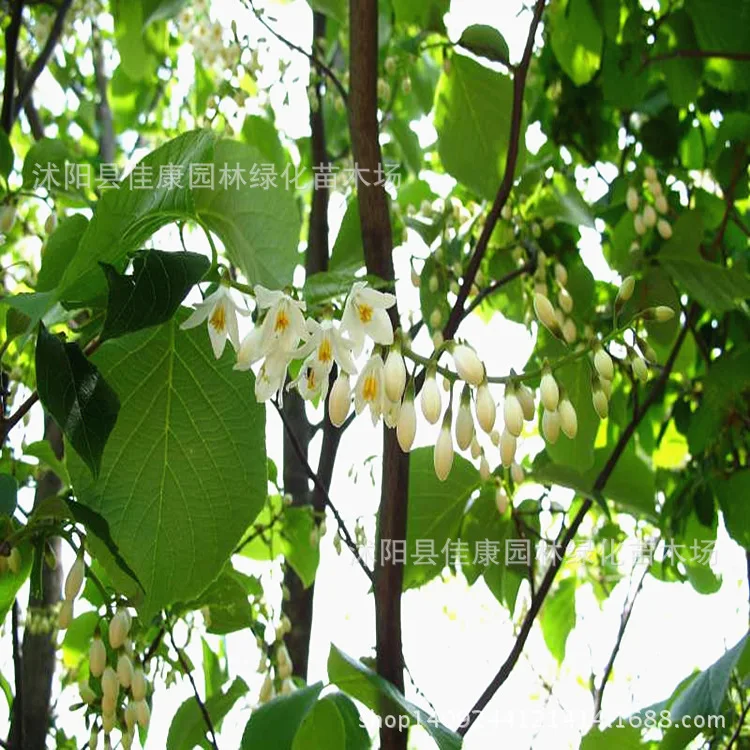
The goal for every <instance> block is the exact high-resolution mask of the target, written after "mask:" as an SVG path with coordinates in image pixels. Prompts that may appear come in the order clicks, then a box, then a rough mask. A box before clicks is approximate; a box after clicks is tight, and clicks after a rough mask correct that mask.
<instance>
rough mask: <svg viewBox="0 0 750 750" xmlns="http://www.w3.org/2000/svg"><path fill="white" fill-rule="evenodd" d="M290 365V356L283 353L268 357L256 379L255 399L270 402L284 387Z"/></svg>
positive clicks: (275, 353)
mask: <svg viewBox="0 0 750 750" xmlns="http://www.w3.org/2000/svg"><path fill="white" fill-rule="evenodd" d="M288 364H289V359H288V354H287V353H286V352H283V351H281V352H273V353H272V354H269V355H268V356H267V357H266V359H265V361H264V362H263V364H262V365H261V368H260V370H259V371H258V376H257V377H256V378H255V398H256V399H257V400H258V401H268V399H269V398H272V397H273V396H274V395H275V394H277V393H278V392H279V391H280V390H281V389H282V388H283V387H284V380H286V368H287V365H288ZM235 366H236V365H235Z"/></svg>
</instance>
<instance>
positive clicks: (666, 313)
mask: <svg viewBox="0 0 750 750" xmlns="http://www.w3.org/2000/svg"><path fill="white" fill-rule="evenodd" d="M654 316H655V317H656V320H657V321H658V322H659V323H666V322H667V321H668V320H672V318H674V310H673V309H672V308H671V307H668V306H667V305H659V306H658V307H655V308H654Z"/></svg>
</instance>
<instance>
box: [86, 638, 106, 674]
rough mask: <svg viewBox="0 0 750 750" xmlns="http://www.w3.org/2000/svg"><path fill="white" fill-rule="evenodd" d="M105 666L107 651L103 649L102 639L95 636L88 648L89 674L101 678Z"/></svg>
mask: <svg viewBox="0 0 750 750" xmlns="http://www.w3.org/2000/svg"><path fill="white" fill-rule="evenodd" d="M106 665H107V649H106V648H105V647H104V643H103V641H102V639H101V638H100V637H99V636H98V635H95V636H94V640H93V641H91V647H90V648H89V672H91V674H92V675H93V676H94V677H101V676H102V672H104V667H105V666H106Z"/></svg>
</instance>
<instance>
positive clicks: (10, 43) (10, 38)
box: [0, 0, 23, 135]
mask: <svg viewBox="0 0 750 750" xmlns="http://www.w3.org/2000/svg"><path fill="white" fill-rule="evenodd" d="M22 14H23V0H10V23H9V24H8V25H7V26H6V28H5V83H4V86H3V108H2V114H1V115H0V126H2V128H3V130H4V131H5V132H6V133H8V134H9V135H10V131H11V129H12V128H13V123H14V122H15V119H16V118H15V117H14V115H13V111H14V101H15V90H16V69H15V62H16V52H17V50H18V35H19V33H20V31H21V20H22Z"/></svg>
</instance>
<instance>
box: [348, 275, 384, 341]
mask: <svg viewBox="0 0 750 750" xmlns="http://www.w3.org/2000/svg"><path fill="white" fill-rule="evenodd" d="M395 304H396V298H395V297H394V296H393V295H392V294H388V293H387V292H378V291H376V290H375V289H370V288H369V287H368V286H367V283H366V282H364V281H356V282H355V283H354V284H353V285H352V290H351V292H349V296H348V297H347V299H346V305H345V306H344V314H343V315H342V317H341V327H342V329H343V330H345V331H346V332H347V333H348V334H349V337H350V338H351V340H352V342H353V343H354V352H355V354H359V353H360V352H361V351H362V347H363V346H364V343H365V336H369V337H370V338H371V339H372V340H373V341H374V342H375V343H376V344H383V345H384V346H390V345H391V344H392V343H393V326H392V324H391V319H390V317H389V316H388V313H387V312H386V310H387V309H388V308H389V307H393V305H395Z"/></svg>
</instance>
